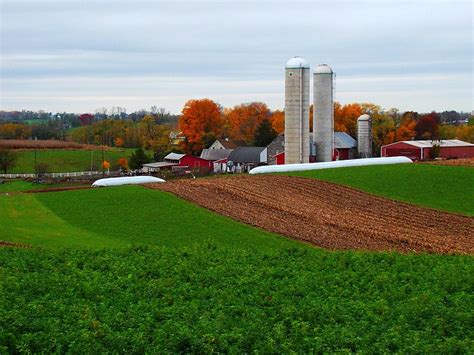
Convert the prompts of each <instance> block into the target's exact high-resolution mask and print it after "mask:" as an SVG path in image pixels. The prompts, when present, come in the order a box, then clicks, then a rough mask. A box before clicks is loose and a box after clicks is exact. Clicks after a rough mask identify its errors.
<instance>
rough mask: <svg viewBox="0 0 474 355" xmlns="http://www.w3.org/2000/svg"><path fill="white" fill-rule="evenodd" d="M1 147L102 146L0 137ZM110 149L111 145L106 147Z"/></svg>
mask: <svg viewBox="0 0 474 355" xmlns="http://www.w3.org/2000/svg"><path fill="white" fill-rule="evenodd" d="M0 148H8V149H84V150H97V149H99V148H100V147H98V146H96V145H90V144H81V143H76V142H70V141H60V140H55V139H49V140H27V139H0ZM104 148H105V149H109V147H104Z"/></svg>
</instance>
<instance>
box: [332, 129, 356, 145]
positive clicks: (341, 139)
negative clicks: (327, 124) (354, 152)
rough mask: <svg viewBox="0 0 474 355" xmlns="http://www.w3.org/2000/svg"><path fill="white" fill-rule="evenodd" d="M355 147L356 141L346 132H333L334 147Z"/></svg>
mask: <svg viewBox="0 0 474 355" xmlns="http://www.w3.org/2000/svg"><path fill="white" fill-rule="evenodd" d="M356 147H357V141H356V140H355V139H354V138H352V137H351V136H350V135H348V134H347V133H346V132H334V148H336V149H352V148H356Z"/></svg>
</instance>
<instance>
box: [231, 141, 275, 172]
mask: <svg viewBox="0 0 474 355" xmlns="http://www.w3.org/2000/svg"><path fill="white" fill-rule="evenodd" d="M227 160H228V162H229V163H230V162H232V163H230V165H232V171H233V172H237V173H240V172H244V171H249V170H250V169H251V168H253V167H256V166H259V165H263V164H267V147H237V148H235V149H234V150H233V151H232V152H231V153H230V154H229V157H228V158H227Z"/></svg>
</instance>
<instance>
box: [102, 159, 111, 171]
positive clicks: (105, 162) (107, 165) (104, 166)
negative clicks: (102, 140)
mask: <svg viewBox="0 0 474 355" xmlns="http://www.w3.org/2000/svg"><path fill="white" fill-rule="evenodd" d="M102 167H103V168H104V169H105V170H109V169H110V163H109V162H108V161H107V160H104V161H103V162H102Z"/></svg>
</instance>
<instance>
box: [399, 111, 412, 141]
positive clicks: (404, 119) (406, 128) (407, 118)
mask: <svg viewBox="0 0 474 355" xmlns="http://www.w3.org/2000/svg"><path fill="white" fill-rule="evenodd" d="M416 117H417V114H416V113H415V112H410V111H409V112H405V113H404V114H403V115H402V116H401V118H400V124H399V126H398V128H397V130H396V132H395V139H396V140H397V141H409V140H412V139H413V137H415V135H416V132H415V127H416V120H415V118H416Z"/></svg>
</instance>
